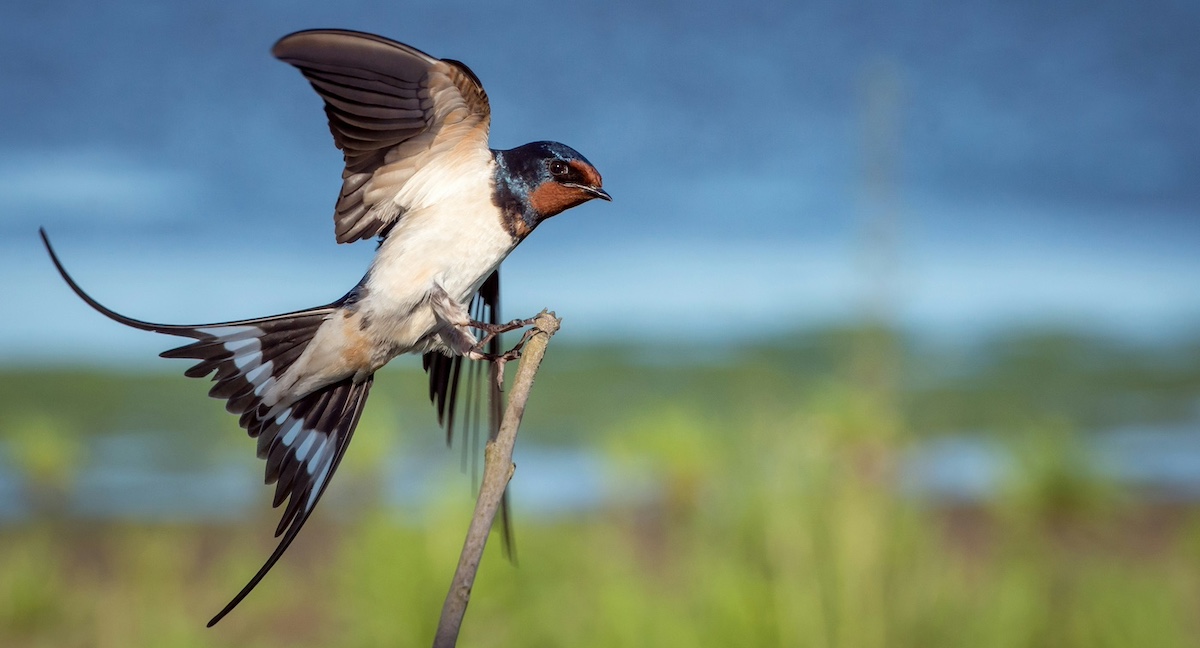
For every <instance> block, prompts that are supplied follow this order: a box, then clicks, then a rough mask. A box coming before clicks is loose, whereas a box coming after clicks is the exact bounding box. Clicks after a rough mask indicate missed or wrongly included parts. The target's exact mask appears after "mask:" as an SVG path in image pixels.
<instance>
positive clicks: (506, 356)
mask: <svg viewBox="0 0 1200 648" xmlns="http://www.w3.org/2000/svg"><path fill="white" fill-rule="evenodd" d="M525 322H528V323H525ZM514 324H517V325H516V326H512V328H507V329H505V330H506V331H511V330H513V329H515V328H521V327H522V326H530V325H532V324H533V320H532V319H529V320H513V321H512V322H509V323H508V324H500V325H490V326H497V327H499V328H503V327H506V326H511V325H514ZM473 325H474V323H473V324H472V326H473ZM536 331H537V329H535V328H531V329H528V330H526V331H525V333H524V335H522V336H521V341H520V342H517V344H516V345H515V346H513V348H511V349H509V350H508V351H505V352H504V353H485V352H484V351H482V350H481V349H482V348H483V345H484V344H486V343H487V342H488V341H489V340H490V339H491V338H492V337H494V335H495V334H491V335H489V336H488V337H485V338H484V339H482V340H480V341H479V342H478V343H477V344H476V345H475V346H474V347H472V349H471V351H470V352H468V353H467V357H468V358H471V359H472V360H487V361H488V362H491V363H492V364H493V365H495V368H496V374H495V379H496V387H497V388H499V389H500V391H504V365H505V364H506V363H507V362H508V361H510V360H517V359H518V358H520V357H521V349H522V348H524V347H525V343H526V342H528V341H529V338H531V337H533V334H534V333H535V332H536ZM500 332H501V333H502V332H504V331H500Z"/></svg>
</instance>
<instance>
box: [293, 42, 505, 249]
mask: <svg viewBox="0 0 1200 648" xmlns="http://www.w3.org/2000/svg"><path fill="white" fill-rule="evenodd" d="M272 53H273V54H274V55H275V56H276V57H277V58H279V59H280V60H283V61H286V62H288V63H291V64H292V65H294V66H296V67H297V68H299V69H300V71H301V72H302V73H303V74H304V76H305V78H307V79H308V80H309V82H310V83H312V86H313V89H314V90H316V91H317V94H319V95H321V98H322V99H324V100H325V114H326V115H327V116H328V117H329V130H330V132H332V133H333V141H334V144H336V145H337V147H338V148H339V149H341V151H342V153H343V155H344V157H345V161H346V169H345V171H343V172H342V191H341V193H340V194H339V196H338V201H337V206H336V208H335V214H334V229H335V234H336V235H337V241H338V243H350V242H353V241H358V240H361V239H367V238H371V237H373V236H375V235H377V234H380V233H386V231H387V228H388V227H389V226H390V225H391V224H392V223H394V222H395V221H396V219H398V218H399V217H401V216H402V215H403V214H404V212H405V211H406V210H408V209H412V208H415V207H419V206H420V205H419V204H415V203H418V202H419V201H420V199H421V193H422V192H421V191H420V190H419V187H417V186H410V185H419V184H420V181H419V180H418V181H417V182H416V183H413V182H411V181H412V180H413V178H414V176H417V175H418V172H419V171H420V170H421V169H422V168H425V167H427V166H430V165H431V164H433V163H435V162H436V161H437V159H438V157H439V156H442V155H446V154H449V153H451V152H456V153H461V152H462V151H463V150H464V148H463V147H464V146H465V147H466V149H467V150H471V149H474V150H476V151H477V152H486V151H487V136H488V127H489V123H490V117H491V109H490V108H489V106H488V99H487V93H485V92H484V90H483V86H482V85H480V83H479V79H478V78H477V77H476V76H475V74H474V73H473V72H471V70H470V69H468V68H467V67H466V66H465V65H463V64H462V63H459V62H457V61H452V60H441V59H437V58H434V57H432V56H430V55H428V54H426V53H424V52H422V51H420V50H418V49H416V48H413V47H409V46H408V45H404V44H403V43H397V42H395V41H392V40H388V39H386V38H383V37H382V36H375V35H373V34H364V33H361V32H353V31H343V30H312V31H302V32H297V33H295V34H291V35H289V36H285V37H283V38H282V39H280V41H279V42H278V43H276V44H275V47H274V49H273V50H272Z"/></svg>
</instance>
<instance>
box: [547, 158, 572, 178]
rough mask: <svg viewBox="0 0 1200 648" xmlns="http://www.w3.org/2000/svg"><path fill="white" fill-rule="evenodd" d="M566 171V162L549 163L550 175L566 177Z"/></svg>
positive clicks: (552, 161)
mask: <svg viewBox="0 0 1200 648" xmlns="http://www.w3.org/2000/svg"><path fill="white" fill-rule="evenodd" d="M567 171H568V167H567V163H566V162H563V161H562V160H551V161H550V175H553V176H565V175H567Z"/></svg>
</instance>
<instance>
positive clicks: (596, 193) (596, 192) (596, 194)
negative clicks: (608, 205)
mask: <svg viewBox="0 0 1200 648" xmlns="http://www.w3.org/2000/svg"><path fill="white" fill-rule="evenodd" d="M579 188H580V189H583V190H584V191H586V192H588V193H589V194H591V195H592V197H593V198H599V199H601V200H607V201H608V202H612V196H610V195H608V192H607V191H605V190H603V189H601V188H600V187H584V186H582V185H580V187H579Z"/></svg>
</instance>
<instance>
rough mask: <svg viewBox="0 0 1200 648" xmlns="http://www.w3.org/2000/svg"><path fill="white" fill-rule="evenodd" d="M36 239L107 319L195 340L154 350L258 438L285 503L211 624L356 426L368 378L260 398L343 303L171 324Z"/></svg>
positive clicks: (307, 509) (284, 544)
mask: <svg viewBox="0 0 1200 648" xmlns="http://www.w3.org/2000/svg"><path fill="white" fill-rule="evenodd" d="M41 236H42V242H43V243H45V245H46V251H47V252H49V253H50V259H51V261H53V262H54V267H55V268H57V269H58V272H59V274H60V275H62V278H63V280H64V281H66V282H67V285H68V286H70V288H71V290H73V291H74V292H75V294H76V295H78V296H79V297H80V299H82V300H83V301H84V302H85V303H87V304H88V305H89V306H91V307H92V308H94V309H95V310H96V311H98V312H99V313H100V314H102V315H104V316H105V317H108V318H109V319H111V320H114V321H116V322H119V323H121V324H124V325H126V326H131V327H133V328H136V329H141V330H144V331H153V332H155V333H164V334H167V335H175V336H179V337H186V338H192V339H193V340H194V341H192V342H189V343H187V344H185V345H183V346H179V347H176V348H173V349H170V350H168V351H164V352H163V353H162V354H161V355H162V356H163V357H164V358H186V359H193V360H198V361H199V362H197V363H196V364H194V365H192V366H191V367H190V368H188V369H187V370H186V371H185V372H184V375H186V376H188V377H191V378H203V377H205V376H208V375H210V374H211V375H212V379H213V381H214V382H215V383H216V384H214V385H213V387H212V390H211V391H210V392H209V395H211V396H213V397H215V398H222V399H225V400H226V401H227V402H226V405H225V406H226V409H228V410H229V411H230V412H231V413H234V414H239V415H240V417H239V419H238V424H239V425H241V427H243V428H245V430H246V432H247V433H248V434H249V435H250V436H251V437H253V438H256V439H257V442H258V445H257V453H258V457H259V458H260V459H265V460H266V471H265V472H266V474H265V478H266V483H267V484H272V483H274V484H275V495H274V500H273V506H275V507H278V506H279V505H280V504H282V503H283V502H284V501H285V500H286V501H287V507H286V508H285V509H284V512H283V517H282V518H281V519H280V521H279V526H278V527H277V528H276V530H275V535H276V536H277V537H279V536H282V538H281V539H280V542H279V545H278V546H277V547H276V549H275V551H274V552H273V553H272V554H271V556H270V557H269V558H268V559H267V561H266V563H265V564H264V565H263V566H262V568H260V569H259V570H258V572H257V573H256V574H255V575H254V577H253V578H252V579H251V580H250V582H249V583H247V585H246V586H245V587H244V588H242V590H241V591H240V592H239V593H238V595H237V596H236V597H234V599H233V600H232V601H230V602H229V604H228V605H226V606H225V608H224V609H222V610H221V611H220V612H219V613H218V614H217V615H216V616H215V617H213V619H212V621H210V622H209V624H208V625H209V626H212V625H213V624H215V623H217V622H218V621H220V620H221V618H223V617H224V616H225V615H226V614H228V613H229V612H230V610H232V609H233V608H234V607H235V606H236V605H237V604H238V603H240V602H241V601H242V599H244V598H245V597H246V595H247V594H249V593H250V591H251V590H253V589H254V587H255V586H256V585H258V583H259V581H261V580H262V578H263V577H264V576H266V574H267V572H268V571H270V570H271V567H273V566H274V565H275V563H276V562H277V561H278V560H279V558H280V556H282V555H283V552H284V551H285V550H287V548H288V546H289V545H290V544H291V543H292V540H294V539H295V537H296V535H297V534H298V533H299V532H300V529H301V527H303V526H304V523H305V521H307V520H308V516H309V515H310V514H311V513H312V511H313V508H314V507H315V506H316V504H317V502H318V501H319V500H320V498H321V494H322V493H324V492H325V487H326V486H327V485H328V484H329V479H330V477H332V475H333V473H334V472H335V471H336V470H337V467H338V464H339V463H340V462H341V459H342V455H343V454H344V453H345V451H346V446H347V445H348V444H349V443H350V438H351V436H352V435H353V434H354V428H355V427H356V426H357V425H358V419H359V417H360V416H361V414H362V409H363V405H364V403H365V402H366V399H367V394H368V393H369V392H370V389H371V384H372V382H373V376H368V377H367V378H366V379H365V380H362V381H359V382H354V381H353V380H352V379H351V378H346V379H344V380H342V381H340V382H337V383H334V384H331V385H327V386H325V387H322V388H320V389H317V390H315V391H313V392H312V393H309V394H307V395H304V396H302V397H300V398H298V399H296V400H294V401H292V402H279V403H269V404H268V403H266V402H264V396H266V394H267V392H268V390H269V389H270V388H271V385H273V384H274V383H275V382H276V381H277V380H279V379H280V377H281V376H283V374H284V372H286V371H287V369H288V368H289V367H291V366H292V364H293V363H294V362H295V361H296V360H297V359H298V358H299V357H300V355H301V354H302V353H303V352H304V349H305V347H306V346H307V344H308V342H309V341H310V340H312V338H313V336H314V335H316V332H317V329H319V328H320V326H321V324H322V323H323V322H324V321H325V319H326V318H327V317H328V316H329V315H330V314H332V313H333V312H335V311H336V310H337V308H338V307H339V306H340V305H341V304H342V303H344V298H343V300H339V301H337V302H334V303H333V304H330V305H328V306H321V307H318V308H313V309H309V310H303V311H296V312H292V313H284V314H282V315H274V316H271V317H263V318H257V319H248V320H238V321H233V322H220V323H215V324H198V325H185V326H181V325H174V324H156V323H153V322H145V321H142V320H138V319H133V318H131V317H126V316H124V315H121V314H120V313H117V312H116V311H113V310H111V309H109V308H108V307H106V306H104V305H103V304H101V303H100V302H98V301H96V300H95V299H93V298H92V297H91V295H88V294H87V293H86V292H84V291H83V289H82V288H80V287H79V284H77V283H76V282H75V280H74V279H73V278H72V277H71V275H69V274H68V273H67V271H66V269H65V268H64V267H63V265H62V263H61V262H60V261H59V260H58V256H57V255H56V254H55V253H54V248H52V247H51V246H50V240H49V239H48V238H47V237H46V233H45V231H41Z"/></svg>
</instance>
